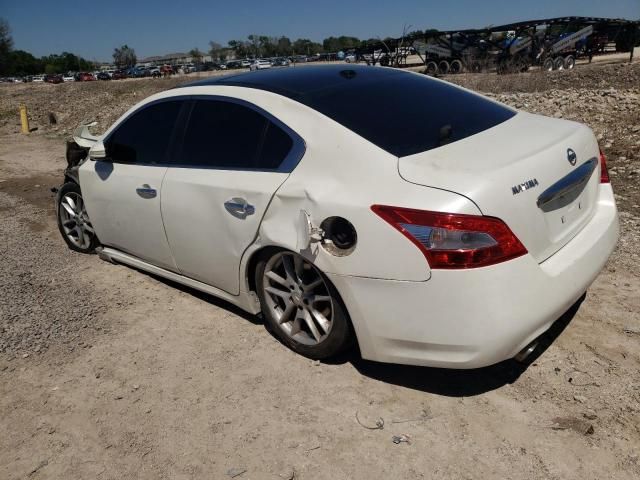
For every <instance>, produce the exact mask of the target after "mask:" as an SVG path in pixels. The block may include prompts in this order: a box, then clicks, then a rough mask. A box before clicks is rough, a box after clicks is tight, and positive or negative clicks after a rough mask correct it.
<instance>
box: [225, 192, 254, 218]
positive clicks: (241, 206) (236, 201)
mask: <svg viewBox="0 0 640 480" xmlns="http://www.w3.org/2000/svg"><path fill="white" fill-rule="evenodd" d="M224 208H225V209H226V210H227V212H229V213H230V214H231V215H233V216H234V217H237V218H242V219H244V218H247V216H248V215H253V214H254V213H256V209H255V207H254V206H253V205H251V204H249V202H247V201H246V200H245V199H244V198H236V197H234V198H232V199H231V200H227V201H226V202H224Z"/></svg>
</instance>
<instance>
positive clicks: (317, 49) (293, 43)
mask: <svg viewBox="0 0 640 480" xmlns="http://www.w3.org/2000/svg"><path fill="white" fill-rule="evenodd" d="M361 43H362V40H360V39H359V38H356V37H349V36H345V35H343V36H340V37H328V38H325V39H324V40H323V41H322V43H319V42H314V41H313V40H310V39H308V38H298V39H296V40H291V39H290V38H289V37H286V36H280V37H269V36H267V35H249V36H248V37H247V39H246V40H229V41H228V42H227V45H226V46H222V45H221V44H219V43H217V42H215V41H210V42H209V52H208V53H209V55H211V56H212V57H213V58H214V59H216V60H220V61H224V60H226V59H227V58H228V57H229V56H230V53H231V52H233V54H234V56H235V57H236V58H246V57H290V56H292V55H315V54H316V53H335V52H339V51H344V50H349V49H352V48H357V47H358V46H360V44H361ZM194 52H195V53H200V52H199V50H197V49H194V50H192V51H191V52H189V53H190V54H191V53H194Z"/></svg>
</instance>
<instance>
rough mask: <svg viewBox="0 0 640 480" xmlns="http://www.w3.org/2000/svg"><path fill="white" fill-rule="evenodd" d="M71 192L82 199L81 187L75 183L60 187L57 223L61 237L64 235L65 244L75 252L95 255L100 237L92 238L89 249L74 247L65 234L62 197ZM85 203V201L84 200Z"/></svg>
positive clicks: (57, 202) (57, 198)
mask: <svg viewBox="0 0 640 480" xmlns="http://www.w3.org/2000/svg"><path fill="white" fill-rule="evenodd" d="M69 192H74V193H77V194H78V195H80V196H81V197H82V191H81V190H80V185H78V184H77V183H74V182H67V183H65V184H64V185H62V187H60V190H58V194H57V195H56V222H57V223H58V230H59V231H60V235H62V239H63V240H64V243H66V244H67V247H69V248H70V249H71V250H73V251H75V252H80V253H94V252H95V249H96V247H97V246H98V245H99V242H98V237H96V235H95V234H94V235H92V236H91V243H89V246H88V247H87V248H80V247H78V246H76V245H74V244H73V243H71V241H70V240H69V239H68V238H67V235H66V234H65V233H64V229H63V228H62V222H61V220H60V202H61V201H62V197H64V195H66V194H67V193H69ZM83 201H84V198H83Z"/></svg>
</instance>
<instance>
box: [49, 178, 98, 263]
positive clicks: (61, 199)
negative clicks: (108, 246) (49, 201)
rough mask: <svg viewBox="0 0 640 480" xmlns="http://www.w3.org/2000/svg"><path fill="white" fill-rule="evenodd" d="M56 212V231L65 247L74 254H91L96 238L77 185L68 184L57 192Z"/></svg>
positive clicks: (96, 244)
mask: <svg viewBox="0 0 640 480" xmlns="http://www.w3.org/2000/svg"><path fill="white" fill-rule="evenodd" d="M56 210H57V217H58V229H59V230H60V233H61V234H62V238H63V239H64V241H65V243H66V244H67V246H68V247H69V248H70V249H71V250H75V251H76V252H80V253H93V251H94V250H95V249H96V247H97V246H98V237H97V236H96V233H95V230H94V229H93V225H92V224H91V220H89V215H87V209H86V208H85V205H84V200H83V199H82V192H81V191H80V186H79V185H78V184H76V183H73V182H68V183H65V184H64V185H63V186H62V187H61V188H60V190H58V196H57V198H56Z"/></svg>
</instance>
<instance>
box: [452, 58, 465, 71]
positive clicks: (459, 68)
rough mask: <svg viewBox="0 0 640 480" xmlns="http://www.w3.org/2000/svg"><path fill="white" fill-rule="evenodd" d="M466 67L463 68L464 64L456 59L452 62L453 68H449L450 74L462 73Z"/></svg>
mask: <svg viewBox="0 0 640 480" xmlns="http://www.w3.org/2000/svg"><path fill="white" fill-rule="evenodd" d="M463 70H464V67H463V66H462V62H461V61H460V60H458V59H455V60H453V61H452V62H451V66H450V67H449V72H450V73H462V71H463Z"/></svg>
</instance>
